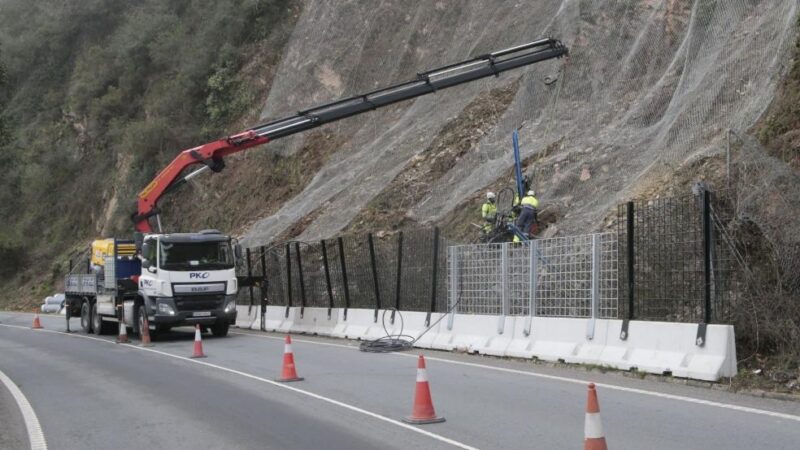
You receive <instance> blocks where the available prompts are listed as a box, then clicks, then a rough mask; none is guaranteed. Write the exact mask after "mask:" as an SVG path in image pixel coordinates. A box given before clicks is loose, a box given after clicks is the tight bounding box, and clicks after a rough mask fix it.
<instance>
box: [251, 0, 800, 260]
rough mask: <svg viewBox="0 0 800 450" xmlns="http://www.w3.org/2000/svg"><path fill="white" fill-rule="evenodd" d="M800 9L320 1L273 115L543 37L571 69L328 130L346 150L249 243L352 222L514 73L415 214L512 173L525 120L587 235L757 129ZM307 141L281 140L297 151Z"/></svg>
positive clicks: (286, 65) (557, 198) (435, 210)
mask: <svg viewBox="0 0 800 450" xmlns="http://www.w3.org/2000/svg"><path fill="white" fill-rule="evenodd" d="M797 13H798V3H797V1H796V0H716V1H715V0H696V1H667V0H653V1H650V0H614V1H608V0H584V1H543V0H536V1H531V2H527V3H525V2H522V3H520V2H507V1H501V0H495V1H492V0H484V1H474V2H413V3H409V2H395V1H389V0H384V1H371V2H352V3H348V4H346V5H341V4H339V3H337V2H324V1H310V2H309V3H308V4H307V6H306V7H305V8H304V9H303V12H302V14H301V16H300V17H299V18H298V21H297V25H296V28H295V30H294V33H293V36H292V38H291V39H290V40H289V42H288V44H287V46H286V50H285V52H284V57H283V58H282V61H281V64H280V66H279V67H278V68H277V69H276V73H275V77H274V81H273V84H272V87H271V91H270V93H269V98H268V100H267V101H266V105H267V106H266V107H265V110H264V112H263V115H264V117H270V118H273V117H279V116H283V115H285V114H286V113H287V112H288V111H296V110H302V109H304V108H306V107H308V106H311V105H314V104H318V103H322V102H324V101H327V100H332V99H335V98H339V97H343V96H349V95H355V94H358V93H362V92H367V91H370V90H372V89H374V88H375V87H377V86H379V85H384V84H389V83H395V82H400V81H404V80H408V79H413V78H414V77H415V74H416V72H419V71H421V70H425V69H429V68H433V67H438V66H441V65H443V64H447V63H450V62H455V61H460V60H463V59H465V58H467V57H469V56H473V55H478V54H483V53H486V52H489V51H494V50H498V49H502V48H506V47H510V46H513V45H516V44H520V43H522V42H527V41H530V40H533V39H535V38H537V37H539V36H553V37H556V38H558V39H561V40H562V41H563V42H564V43H565V44H566V45H567V46H568V47H569V48H570V58H569V60H568V61H569V62H567V61H566V60H558V61H549V62H544V63H541V64H535V65H533V66H530V67H528V68H525V69H521V70H519V71H517V72H515V73H513V74H512V73H509V74H508V75H509V76H508V77H505V76H504V77H501V78H500V79H499V80H495V79H489V80H483V81H479V82H475V83H471V84H468V85H464V86H460V87H457V88H453V89H452V90H448V91H443V92H441V93H438V94H436V95H432V96H427V97H422V98H419V99H417V100H415V101H413V102H408V103H404V104H402V105H398V106H396V107H392V108H388V109H384V110H378V111H375V112H373V113H370V114H369V115H367V116H364V120H348V121H342V122H339V123H336V124H334V125H331V126H330V127H329V128H328V129H330V130H331V131H332V132H334V133H335V134H336V135H337V136H341V137H342V139H341V141H342V142H345V144H343V145H342V146H341V147H340V148H338V150H337V151H336V153H335V154H333V155H332V156H331V157H330V158H329V159H328V160H327V162H326V163H325V164H324V165H323V166H322V168H321V169H320V170H319V172H318V173H317V174H316V176H315V177H314V179H313V180H312V181H311V182H310V183H309V184H308V185H307V187H306V188H305V189H304V190H303V192H301V193H299V194H298V195H297V196H296V197H295V198H293V199H292V200H291V201H287V202H286V203H285V204H284V206H283V207H282V208H281V209H280V211H278V212H277V213H276V214H274V215H272V216H270V217H268V218H265V219H263V220H262V221H260V222H259V223H258V224H257V225H256V226H255V227H254V228H253V229H252V230H251V231H250V232H249V236H248V238H250V239H251V240H252V241H251V245H255V244H261V243H264V242H266V241H267V240H269V239H270V238H269V237H270V236H275V235H278V234H280V233H281V232H282V231H283V230H285V229H286V228H287V227H288V226H290V225H291V224H293V223H295V222H297V221H298V220H300V219H302V218H303V217H306V216H307V215H308V214H310V213H311V212H312V211H321V212H320V214H319V215H318V216H317V219H316V220H315V221H314V222H313V223H311V224H310V225H309V226H308V227H307V228H306V231H305V232H304V234H303V235H301V237H300V238H301V239H304V240H309V239H316V238H318V237H320V236H329V235H331V234H332V233H335V232H336V231H337V230H340V229H342V228H344V227H346V226H347V224H348V223H350V221H351V220H352V219H353V217H354V216H355V215H357V214H358V213H359V211H361V210H362V209H363V208H364V207H365V206H366V205H367V204H368V202H369V201H370V200H371V199H372V198H373V197H374V196H375V195H377V194H378V193H380V192H381V191H382V190H383V189H385V188H386V186H387V185H389V183H391V182H392V180H394V179H395V178H396V177H397V175H398V174H399V173H401V171H402V170H403V169H404V168H405V167H408V166H410V165H413V164H415V163H416V161H417V160H416V159H415V158H414V157H415V155H420V154H422V152H424V151H425V149H426V146H427V143H430V142H432V141H433V140H434V139H435V137H436V136H437V135H438V134H440V133H441V132H442V129H443V127H444V126H445V125H446V124H448V123H450V121H451V119H452V118H454V117H457V116H458V115H459V113H460V112H461V111H463V110H464V109H465V108H466V107H467V105H469V104H470V103H471V102H472V101H473V100H474V99H475V98H477V97H478V96H479V95H481V93H484V92H486V91H487V90H489V89H491V88H494V87H497V86H500V85H506V84H509V85H510V84H511V83H512V82H513V81H514V80H515V79H516V78H517V77H518V76H521V82H520V83H519V87H518V88H516V90H515V92H514V95H513V99H512V100H511V102H510V104H509V106H508V108H507V110H505V112H503V113H502V117H501V119H500V120H499V121H498V122H497V123H496V125H493V126H490V127H488V128H487V127H483V128H482V129H481V135H480V138H479V142H478V143H477V145H475V146H473V147H471V148H470V149H469V150H468V151H467V152H466V153H465V154H463V155H462V156H460V157H459V159H458V160H455V161H452V164H451V165H450V167H449V168H448V170H447V172H446V173H445V174H443V175H441V176H439V177H437V179H436V180H435V182H434V183H433V185H432V186H426V189H428V190H429V191H430V193H429V194H428V195H426V196H424V197H423V198H422V199H421V200H416V201H415V202H414V204H413V205H410V206H407V205H404V206H403V209H405V210H408V211H409V216H410V217H415V218H421V220H423V221H429V220H438V219H440V218H442V217H443V216H444V215H446V214H448V213H449V212H450V211H452V209H453V208H455V207H457V205H459V204H460V202H461V201H462V200H463V199H464V198H465V197H467V196H469V195H470V194H471V193H474V192H476V191H478V190H480V189H483V188H484V187H485V186H488V185H490V184H492V183H494V182H495V181H496V180H497V178H498V177H499V176H500V175H501V174H503V173H504V172H505V171H506V170H507V169H508V168H509V167H511V165H512V163H513V160H512V158H511V154H510V133H511V131H512V130H513V129H515V128H518V127H521V126H523V125H524V126H523V127H522V129H521V130H520V142H521V144H522V147H521V153H522V155H521V156H522V158H523V159H526V158H534V159H536V164H537V167H541V170H539V171H538V172H537V174H536V176H535V177H534V180H535V186H536V190H537V193H538V194H539V195H538V196H539V198H540V200H541V201H542V202H543V204H545V205H556V206H559V207H563V208H569V211H570V215H569V217H567V218H563V220H560V221H559V228H560V229H561V230H563V231H564V232H565V233H567V234H573V233H585V232H586V231H587V230H589V229H591V227H592V226H594V225H596V224H597V223H598V222H599V221H600V220H602V219H603V217H604V215H605V214H606V212H607V211H609V210H612V209H613V208H614V207H615V206H616V204H617V203H619V202H621V201H623V200H624V199H625V198H627V197H628V195H629V193H630V189H632V188H635V187H636V184H637V182H638V181H639V180H642V179H645V178H646V177H644V176H643V175H645V174H646V173H648V171H649V170H652V168H653V167H655V166H654V163H663V164H672V165H675V166H677V165H678V164H680V163H681V162H683V161H685V160H687V158H689V157H690V156H691V155H692V154H693V153H694V154H699V153H702V152H706V151H708V150H709V148H714V147H715V146H718V144H719V139H716V138H719V137H721V135H722V134H723V133H724V132H725V131H724V130H726V129H727V128H733V129H737V130H746V129H749V128H750V127H751V126H752V125H753V124H754V123H755V121H756V120H758V118H759V117H760V116H761V115H762V113H763V112H764V110H765V108H766V107H767V105H768V104H769V103H770V102H771V101H772V98H773V96H774V91H775V86H776V85H777V83H778V80H779V79H780V77H781V75H782V72H783V71H784V70H785V66H786V61H789V59H790V56H789V55H790V53H789V52H790V51H791V49H792V44H793V42H794V39H795V35H796V26H795V20H796V17H797ZM387 55H391V57H387ZM308 61H313V62H314V63H313V64H307V62H308ZM305 139H306V137H304V136H297V137H295V138H291V139H287V140H285V141H283V140H281V141H276V142H275V143H273V144H271V145H272V146H273V147H272V148H273V149H275V150H276V151H278V152H286V153H291V152H294V151H297V150H299V149H301V148H303V145H304V143H305ZM247 157H248V158H250V157H251V156H247ZM262 157H263V158H264V161H266V160H267V158H268V155H266V154H263V155H258V154H254V155H253V156H252V158H262ZM773 192H774V191H773Z"/></svg>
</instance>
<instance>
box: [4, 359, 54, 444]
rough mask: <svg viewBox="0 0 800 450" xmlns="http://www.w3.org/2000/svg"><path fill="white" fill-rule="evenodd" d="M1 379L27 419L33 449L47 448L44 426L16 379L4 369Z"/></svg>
mask: <svg viewBox="0 0 800 450" xmlns="http://www.w3.org/2000/svg"><path fill="white" fill-rule="evenodd" d="M0 381H2V382H3V384H4V385H5V386H6V388H8V391H9V392H11V395H12V396H13V397H14V400H16V401H17V406H19V410H20V411H21V412H22V419H23V420H24V421H25V428H27V430H28V440H29V441H30V443H31V450H47V441H45V439H44V433H42V426H41V425H40V424H39V418H37V417H36V412H35V411H34V410H33V407H32V406H31V404H30V403H29V402H28V399H27V398H25V394H23V393H22V391H21V390H19V388H18V387H17V385H16V384H14V381H12V380H11V378H9V377H8V375H6V374H5V373H3V371H2V370H0Z"/></svg>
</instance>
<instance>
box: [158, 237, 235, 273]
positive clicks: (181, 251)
mask: <svg viewBox="0 0 800 450" xmlns="http://www.w3.org/2000/svg"><path fill="white" fill-rule="evenodd" d="M161 268H162V269H164V270H201V269H204V270H219V269H230V268H233V257H232V254H231V246H230V244H229V243H228V242H185V243H184V242H163V241H162V242H161Z"/></svg>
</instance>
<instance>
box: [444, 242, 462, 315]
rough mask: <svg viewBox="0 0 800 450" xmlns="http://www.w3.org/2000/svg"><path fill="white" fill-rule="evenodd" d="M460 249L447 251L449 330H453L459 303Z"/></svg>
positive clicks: (454, 248) (449, 248) (451, 248)
mask: <svg viewBox="0 0 800 450" xmlns="http://www.w3.org/2000/svg"><path fill="white" fill-rule="evenodd" d="M457 250H458V247H455V246H452V247H448V249H447V256H448V258H447V263H448V264H449V265H450V305H449V306H450V315H449V317H448V318H447V329H448V330H452V329H453V321H454V320H455V315H456V308H457V306H456V304H457V303H458V296H459V294H460V292H459V291H458V287H459V280H458V251H457Z"/></svg>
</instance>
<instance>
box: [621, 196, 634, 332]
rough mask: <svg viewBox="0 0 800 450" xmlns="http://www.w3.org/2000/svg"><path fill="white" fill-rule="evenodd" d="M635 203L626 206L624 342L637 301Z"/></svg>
mask: <svg viewBox="0 0 800 450" xmlns="http://www.w3.org/2000/svg"><path fill="white" fill-rule="evenodd" d="M634 205H635V204H634V202H632V201H630V202H628V204H627V205H626V211H625V212H626V215H627V225H626V230H625V231H626V234H625V237H626V239H627V244H628V245H627V248H626V250H627V253H628V255H627V256H628V261H627V262H628V267H627V274H628V314H627V315H626V316H625V317H623V318H622V329H621V330H620V332H619V338H620V339H621V340H623V341H625V340H627V339H628V322H629V321H631V320H633V319H634V317H635V316H634V311H633V309H634V305H635V304H636V301H635V299H634V295H635V292H636V289H635V287H636V260H635V258H636V252H635V251H634V245H635V242H636V239H635V235H634V232H635V231H634V230H635V228H636V226H635V224H636V221H635V210H634Z"/></svg>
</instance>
